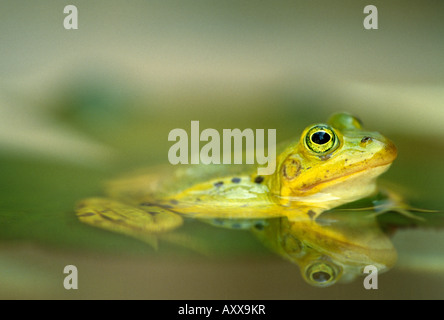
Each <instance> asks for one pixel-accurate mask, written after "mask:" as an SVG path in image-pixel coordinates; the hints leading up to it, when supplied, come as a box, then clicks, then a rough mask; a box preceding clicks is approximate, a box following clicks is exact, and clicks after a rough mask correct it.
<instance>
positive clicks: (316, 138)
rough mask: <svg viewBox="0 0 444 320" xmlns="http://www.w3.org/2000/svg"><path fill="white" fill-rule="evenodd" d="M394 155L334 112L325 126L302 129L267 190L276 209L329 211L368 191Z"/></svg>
mask: <svg viewBox="0 0 444 320" xmlns="http://www.w3.org/2000/svg"><path fill="white" fill-rule="evenodd" d="M396 155H397V151H396V147H395V145H394V144H393V143H392V142H391V141H390V140H389V139H387V138H386V137H384V136H383V135H381V134H380V133H378V132H371V131H365V130H364V129H363V128H362V124H361V122H360V121H359V120H358V119H357V118H355V117H353V116H351V115H349V114H347V113H338V114H334V115H333V116H332V117H331V118H330V119H329V120H328V122H327V123H319V124H315V125H312V126H309V127H307V128H306V129H305V130H304V131H303V133H302V136H301V138H300V140H299V142H297V143H296V144H294V145H292V146H290V147H288V148H287V149H286V150H285V151H284V152H283V153H282V154H281V155H280V156H279V157H278V159H277V170H276V173H275V175H274V177H273V178H271V179H270V183H269V186H270V189H271V190H272V192H273V194H275V195H276V196H278V197H279V199H280V202H281V203H282V204H288V203H300V202H305V203H310V204H311V205H315V204H319V206H320V207H323V208H331V207H332V206H333V204H334V205H340V204H343V203H347V202H350V201H354V200H357V199H360V198H362V197H365V196H368V195H370V194H371V193H372V192H374V191H375V189H376V178H377V177H378V176H379V175H381V174H382V173H383V172H385V171H386V170H387V169H388V168H389V166H390V165H391V163H392V162H393V161H394V160H395V158H396Z"/></svg>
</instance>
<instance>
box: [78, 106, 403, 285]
mask: <svg viewBox="0 0 444 320" xmlns="http://www.w3.org/2000/svg"><path fill="white" fill-rule="evenodd" d="M396 157H397V148H396V146H395V144H394V143H393V142H392V141H391V140H389V139H388V138H386V137H385V136H383V135H382V134H380V133H378V132H375V131H368V130H366V129H364V127H363V124H362V122H361V120H359V119H358V118H357V117H355V116H353V115H351V114H349V113H346V112H340V113H335V114H333V115H332V116H330V118H329V119H328V120H327V121H326V122H320V123H316V124H312V125H309V126H308V127H306V128H305V129H304V130H303V131H302V133H301V135H300V137H299V138H298V139H295V140H294V141H291V142H290V143H288V144H287V145H285V146H283V147H281V152H280V153H279V155H278V156H277V157H276V159H275V160H274V161H275V165H276V166H275V168H276V170H275V172H274V173H273V174H270V175H267V176H266V175H259V174H258V173H257V170H256V168H255V167H254V166H248V167H247V168H245V167H238V166H233V165H232V166H230V165H194V166H193V165H188V166H181V167H172V166H171V165H169V166H164V167H156V168H151V169H148V170H140V171H138V172H135V173H133V174H129V175H127V176H123V177H121V178H118V179H114V180H111V181H109V182H108V183H107V184H106V186H105V196H102V197H91V198H87V199H84V200H81V201H80V202H79V203H78V204H77V207H76V215H77V217H78V219H79V220H80V221H81V222H83V223H86V224H89V225H92V226H95V227H99V228H102V229H106V230H109V231H113V232H117V233H121V234H125V235H128V236H131V237H135V238H137V239H140V240H142V241H145V242H147V243H149V244H151V245H152V246H155V247H156V246H157V241H158V239H159V237H163V238H165V236H167V237H166V238H168V239H169V240H171V241H176V242H177V243H185V242H187V241H188V240H189V238H184V237H179V238H174V236H173V234H172V233H171V232H172V231H174V230H177V229H178V228H179V227H180V226H182V225H183V224H184V221H185V220H187V219H197V220H199V221H202V222H205V223H207V224H210V225H212V226H216V227H223V228H230V229H241V230H249V231H252V232H253V234H254V235H255V236H256V237H258V238H259V239H260V240H261V241H263V242H264V243H265V244H267V243H268V245H269V246H270V247H271V248H273V251H275V252H277V253H278V254H280V255H281V256H283V257H284V258H286V259H289V260H291V261H293V262H295V263H297V264H299V265H300V267H301V270H303V277H304V279H305V280H306V281H307V282H309V283H310V284H313V285H318V286H327V285H331V284H332V283H336V282H337V281H338V279H339V278H343V279H346V278H347V277H346V276H344V274H351V275H356V274H358V273H360V272H361V271H362V265H360V264H358V263H357V262H356V261H355V260H357V259H354V260H353V259H352V260H353V261H352V262H350V259H351V258H350V255H351V253H352V252H355V253H356V256H359V257H361V259H362V260H363V261H366V262H368V263H371V262H374V264H376V265H377V266H378V268H379V269H380V270H385V269H387V268H389V267H390V266H392V265H393V256H395V254H394V253H393V248H390V245H389V241H388V240H387V239H385V238H384V235H383V233H382V232H381V231H380V230H379V229H378V227H377V224H376V222H375V221H376V220H374V217H372V218H368V219H367V220H366V223H365V225H366V227H365V229H366V230H370V231H366V232H361V233H359V232H358V233H357V232H356V230H359V229H357V228H350V227H344V226H347V225H351V226H356V225H358V222H357V221H360V220H362V219H357V218H356V217H358V216H359V217H362V214H361V213H360V212H359V210H357V211H354V212H347V213H346V214H345V216H349V218H348V219H352V221H353V222H352V223H346V222H344V221H347V219H345V218H341V221H342V222H344V223H342V224H341V225H342V226H343V227H341V228H337V227H334V228H333V227H331V226H330V227H329V226H326V225H325V221H326V220H325V219H324V218H323V216H324V215H326V214H328V216H331V213H330V212H331V211H332V210H334V209H335V208H340V207H341V206H343V205H345V204H348V203H353V202H355V201H357V200H359V199H363V198H366V197H370V196H372V195H374V194H376V193H378V192H379V191H380V190H379V187H378V184H377V180H378V177H379V176H381V175H382V174H383V173H384V172H386V171H387V170H388V169H389V167H390V166H391V165H392V163H393V162H394V160H395V159H396ZM387 198H390V199H392V198H393V197H390V196H387ZM382 202H384V201H382ZM382 202H380V203H382ZM385 203H390V205H389V206H387V207H386V208H384V210H382V211H383V212H385V211H389V210H391V209H393V208H396V207H399V208H401V207H402V208H405V204H404V203H403V202H402V201H401V200H399V201H386V202H385ZM404 211H407V210H404ZM380 213H381V210H379V211H378V212H377V214H380ZM369 219H370V220H369ZM328 221H330V220H328ZM327 225H328V223H327ZM362 230H364V229H362ZM358 235H363V236H364V235H373V237H374V238H375V239H379V240H378V241H373V242H372V244H369V243H368V242H365V241H364V242H365V244H363V239H361V238H360V237H359V236H358ZM367 238H368V237H367ZM367 238H366V239H367ZM173 239H175V240H173ZM186 239H188V240H186ZM283 239H296V240H294V241H286V240H283ZM350 239H352V240H350ZM188 242H189V244H190V245H194V244H196V243H195V242H193V241H188ZM370 242H371V241H370ZM302 243H305V245H303V247H305V249H304V250H302V251H303V252H304V254H301V253H298V254H295V253H294V252H295V251H298V250H296V249H295V248H300V247H301V246H302V245H301V244H302ZM335 243H336V245H337V246H339V247H341V245H339V244H341V243H342V248H343V249H344V250H345V253H344V252H342V255H343V256H348V257H349V258H347V259H343V257H342V259H340V256H341V252H340V250H337V249H335ZM375 243H382V244H383V247H384V248H386V250H385V251H384V250H382V251H384V252H386V253H387V252H389V253H387V254H385V255H384V257H386V260H387V261H384V258H380V257H378V258H377V259H376V258H374V257H373V258H370V256H371V254H370V253H371V252H373V251H374V250H371V248H372V246H374V244H375ZM369 248H370V249H369ZM329 250H330V251H331V250H333V251H335V252H336V253H335V256H336V258H335V259H336V260H341V262H340V263H337V264H339V265H341V268H340V269H341V270H342V271H341V272H339V271H338V270H339V268H338V267H331V266H332V265H336V264H335V263H333V262H332V258H331V257H330V258H327V256H328V255H327V254H325V252H327V251H329ZM302 251H301V252H302ZM289 252H290V254H289ZM322 252H324V253H322ZM364 252H366V253H364ZM327 260H328V261H327ZM358 260H359V259H358ZM310 261H311V262H310ZM312 261H318V264H317V266H318V267H316V268H315V267H313V266H312V265H313V263H312ZM319 261H321V262H319ZM351 265H353V267H351ZM329 266H330V267H329ZM319 268H320V269H319ZM317 269H319V270H320V271H317V272H310V271H307V270H312V271H313V270H317ZM335 270H336V271H335ZM344 270H345V271H347V270H348V272H344ZM350 270H353V272H350ZM316 275H317V276H316ZM348 278H353V277H352V276H348Z"/></svg>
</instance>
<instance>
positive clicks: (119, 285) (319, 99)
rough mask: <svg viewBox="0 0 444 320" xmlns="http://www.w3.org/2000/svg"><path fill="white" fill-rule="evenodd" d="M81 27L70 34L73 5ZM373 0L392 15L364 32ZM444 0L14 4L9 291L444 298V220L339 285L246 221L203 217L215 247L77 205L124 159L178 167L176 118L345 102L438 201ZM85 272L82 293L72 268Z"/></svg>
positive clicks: (218, 125) (0, 254) (7, 5)
mask: <svg viewBox="0 0 444 320" xmlns="http://www.w3.org/2000/svg"><path fill="white" fill-rule="evenodd" d="M68 4H73V5H75V6H77V8H78V11H79V29H78V30H65V29H64V28H63V19H64V18H65V14H64V13H63V8H64V6H65V5H68ZM368 4H373V5H375V6H376V7H377V8H378V12H379V29H378V30H365V29H364V27H363V24H362V22H363V19H364V17H365V15H364V14H363V9H364V7H365V6H366V5H368ZM443 12H444V3H442V2H441V1H426V2H420V1H390V2H387V1H373V2H371V3H368V2H367V1H248V2H246V1H219V2H216V1H151V0H149V1H142V0H140V1H135V0H132V1H114V0H113V1H109V0H108V1H98V0H96V1H93V2H91V1H77V0H73V1H69V2H61V1H48V0H38V1H32V2H30V1H12V0H3V1H2V2H1V3H0V57H1V58H0V298H2V299H11V298H12V299H24V298H25V299H28V298H29V299H36V298H44V299H47V298H50V299H78V298H86V299H95V298H136V299H138V298H141V299H297V298H304V299H307V298H318V299H324V298H326V299H328V298H362V299H375V298H379V299H384V298H387V299H389V298H390V299H393V298H394V299H397V298H438V299H441V298H443V297H444V255H443V250H442V245H443V244H444V234H443V231H441V229H440V226H442V224H441V225H439V223H438V224H437V225H436V226H435V227H434V228H433V227H432V228H424V229H422V228H416V229H407V230H403V231H400V232H398V233H396V234H395V236H394V238H393V242H394V244H395V246H396V248H397V250H398V254H399V262H398V264H397V265H396V267H395V268H394V269H393V270H391V271H389V272H388V273H387V274H384V275H381V277H380V280H379V289H378V290H373V291H367V290H365V289H364V288H363V286H362V282H361V280H357V281H355V282H354V283H352V284H347V285H335V286H333V287H331V288H327V289H317V288H312V287H310V286H308V285H307V284H305V282H303V280H302V278H301V276H300V274H299V270H298V268H297V266H295V265H292V264H290V263H288V262H286V261H283V260H282V259H281V258H279V257H278V256H275V255H273V254H272V253H270V252H268V251H267V250H266V249H265V248H263V247H262V246H261V245H260V244H259V243H258V241H256V240H255V239H254V238H253V236H252V235H250V234H249V233H247V232H239V231H235V230H223V229H217V228H212V227H210V226H206V225H201V224H199V223H197V222H191V223H190V225H189V226H186V228H185V231H184V232H190V233H193V232H195V233H198V234H200V235H201V236H202V237H204V238H205V239H207V241H208V243H209V245H210V248H212V251H213V252H214V257H212V258H208V257H202V256H200V255H198V254H196V253H193V252H190V251H188V250H186V249H184V248H181V247H179V246H174V245H171V244H168V243H162V242H161V245H160V248H159V250H158V251H157V252H156V251H154V250H153V249H152V248H151V247H149V246H147V245H146V244H144V243H142V242H139V241H137V240H134V239H131V238H128V237H125V236H121V235H117V234H112V233H109V232H106V231H102V230H98V229H94V228H92V227H89V226H86V225H82V224H81V223H80V222H78V221H77V219H76V217H75V215H74V211H73V208H74V205H75V203H76V202H77V201H78V200H80V199H82V198H84V197H88V196H94V195H99V194H101V192H102V184H103V182H104V181H106V180H108V179H112V178H113V177H115V176H118V175H119V174H121V173H124V172H127V171H131V170H134V169H137V168H139V167H146V166H150V165H156V164H166V163H167V161H168V158H167V154H168V149H169V147H170V146H171V143H170V142H168V140H167V137H168V133H169V131H170V130H172V129H174V128H184V129H185V130H187V131H188V130H189V128H190V121H191V120H199V121H200V127H201V129H203V128H215V129H217V130H221V129H223V128H253V129H258V128H264V129H268V128H270V129H271V128H273V129H276V131H277V140H278V142H279V141H284V140H288V139H291V138H296V137H298V135H299V134H300V132H301V131H302V129H303V128H304V127H306V126H307V125H308V124H311V123H313V122H320V121H325V120H326V119H327V118H328V117H329V115H330V114H331V113H333V112H338V111H348V112H350V113H353V114H356V115H357V116H358V117H359V118H361V119H362V120H363V122H364V124H365V126H366V127H367V128H369V129H371V130H377V131H380V132H381V133H383V134H384V135H386V136H388V137H390V138H391V139H392V140H394V141H395V143H396V145H397V146H398V149H399V157H398V159H397V160H396V162H395V164H394V165H393V166H392V168H391V169H390V170H389V172H387V173H386V174H385V175H384V179H386V180H388V181H390V182H393V183H395V184H398V185H401V186H402V187H403V188H405V189H406V190H408V194H409V197H410V199H409V200H411V202H412V203H413V204H414V205H415V206H418V207H422V208H428V209H436V210H442V209H444V199H443V182H442V181H443V179H444V168H443V161H442V159H443V157H444V126H443V120H444V56H443V52H444V40H443V39H444V38H443V34H444V22H443V20H442V13H443ZM68 264H73V265H76V266H77V267H78V269H79V290H76V291H73V290H71V291H67V290H65V289H64V288H63V279H64V276H65V275H64V274H63V268H64V267H65V266H66V265H68Z"/></svg>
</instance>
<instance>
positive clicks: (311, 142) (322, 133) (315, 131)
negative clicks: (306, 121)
mask: <svg viewBox="0 0 444 320" xmlns="http://www.w3.org/2000/svg"><path fill="white" fill-rule="evenodd" d="M305 144H306V145H307V148H308V149H310V150H311V151H313V152H315V153H319V154H323V153H325V152H328V151H331V150H332V149H334V148H335V147H337V145H338V137H337V136H336V133H335V132H334V131H333V129H331V128H330V127H329V126H327V125H317V126H314V127H313V128H311V129H310V130H308V132H307V135H306V136H305Z"/></svg>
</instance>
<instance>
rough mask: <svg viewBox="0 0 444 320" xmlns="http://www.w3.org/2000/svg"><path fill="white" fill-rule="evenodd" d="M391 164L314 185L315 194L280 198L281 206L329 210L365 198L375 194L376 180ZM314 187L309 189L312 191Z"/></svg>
mask: <svg viewBox="0 0 444 320" xmlns="http://www.w3.org/2000/svg"><path fill="white" fill-rule="evenodd" d="M390 165H391V163H389V164H385V165H381V166H376V167H373V168H370V169H369V168H365V169H362V170H358V171H355V172H353V173H348V174H346V175H342V176H340V177H335V178H332V179H329V180H325V181H323V182H321V183H318V184H316V189H317V192H314V193H313V192H310V193H307V194H306V195H300V196H284V197H282V196H281V197H280V203H281V204H282V205H287V206H288V205H291V206H295V205H296V206H297V205H300V204H304V205H307V204H310V205H312V206H314V207H319V208H323V209H325V210H327V209H331V208H334V207H337V206H340V205H343V204H346V203H349V202H352V201H355V200H359V199H362V198H365V197H367V196H370V195H372V194H373V193H374V192H376V189H377V186H376V178H377V177H378V176H380V175H381V174H383V173H384V172H385V171H387V170H388V168H389V167H390ZM314 187H315V186H314V185H313V186H312V187H311V189H313V190H314Z"/></svg>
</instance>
